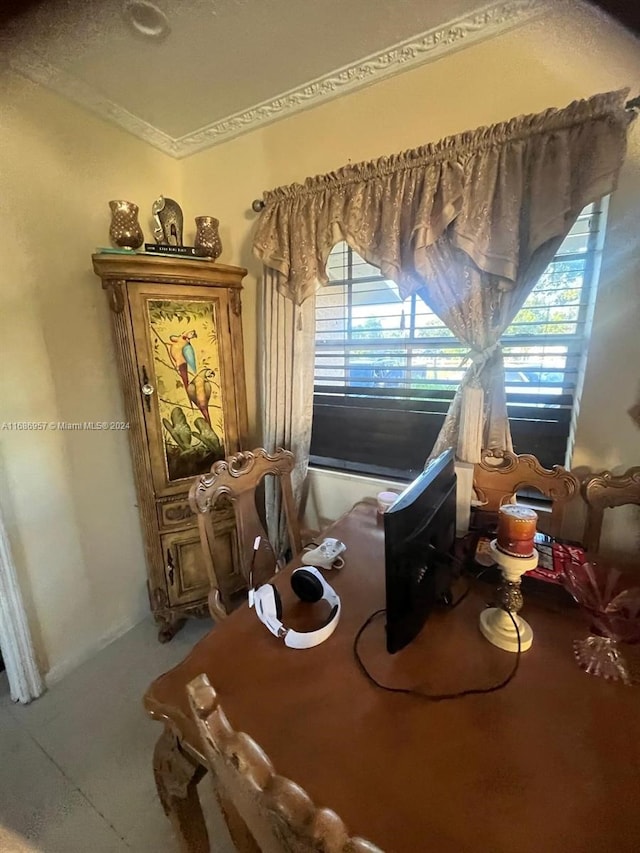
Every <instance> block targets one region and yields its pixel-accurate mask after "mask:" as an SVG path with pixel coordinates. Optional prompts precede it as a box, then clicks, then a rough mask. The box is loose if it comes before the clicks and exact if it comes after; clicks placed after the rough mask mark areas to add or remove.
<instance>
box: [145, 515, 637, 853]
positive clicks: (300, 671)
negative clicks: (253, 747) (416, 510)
mask: <svg viewBox="0 0 640 853" xmlns="http://www.w3.org/2000/svg"><path fill="white" fill-rule="evenodd" d="M326 533H327V535H331V536H335V537H337V538H339V539H342V540H343V541H344V542H345V543H346V545H347V550H346V552H345V553H344V559H345V565H344V568H343V569H341V570H340V571H339V572H337V571H331V572H326V574H325V577H327V579H328V580H329V582H330V583H331V584H332V585H333V586H334V588H335V590H336V591H337V592H338V594H339V595H340V597H341V600H342V614H341V618H340V623H339V625H338V627H337V629H336V631H335V633H334V634H333V636H332V637H331V638H330V639H329V640H328V641H326V642H325V643H323V644H322V645H320V646H317V647H315V648H312V649H309V650H304V651H300V650H295V649H288V648H286V647H285V646H284V644H283V643H282V641H281V640H278V639H277V638H276V637H274V636H272V635H271V634H270V633H269V632H268V631H267V630H266V628H265V627H264V626H263V625H262V624H260V622H259V621H258V620H257V618H256V615H255V613H254V612H253V611H252V610H250V609H249V608H248V607H247V606H246V605H243V606H242V607H240V608H239V609H238V610H236V611H235V612H234V613H232V614H231V615H230V616H229V617H228V618H227V619H226V620H224V622H222V623H220V624H218V625H216V626H215V627H214V628H213V629H212V631H211V632H210V633H209V634H208V635H207V636H206V637H205V638H204V639H202V640H201V641H200V642H199V643H198V644H197V645H196V646H195V647H194V648H193V650H192V651H191V652H190V654H189V655H188V656H187V657H186V658H185V660H184V661H183V662H182V663H181V664H179V665H178V666H177V667H175V668H174V669H172V670H171V671H170V672H167V673H165V674H164V675H162V676H160V677H159V678H157V679H156V680H155V681H154V682H153V684H151V686H150V687H149V689H148V690H147V692H146V694H145V697H144V705H145V708H146V709H147V711H148V713H149V714H150V715H151V716H152V717H153V718H154V719H156V720H158V721H160V722H161V723H162V725H163V731H162V734H161V735H160V738H159V741H158V745H157V747H156V751H155V756H154V772H155V777H156V782H157V787H158V793H159V796H160V799H161V801H162V803H163V805H164V808H165V811H166V813H167V814H168V816H169V817H170V818H171V820H172V821H173V824H174V827H175V828H176V830H177V832H178V834H179V837H180V839H181V844H182V849H183V850H185V851H192V852H193V851H198V853H201V852H202V851H205V850H209V841H208V839H207V834H206V828H205V823H204V819H203V816H202V811H201V807H200V802H199V799H198V792H197V787H196V786H197V783H198V782H199V780H200V779H201V778H202V777H203V776H204V775H205V773H206V770H207V768H206V763H205V761H204V758H203V755H202V749H201V747H200V743H199V740H198V733H197V729H196V726H195V723H194V720H193V718H192V716H191V713H190V709H189V703H188V698H187V692H186V687H187V684H188V683H189V682H190V681H191V680H192V679H193V678H195V677H196V676H197V675H199V674H200V673H206V675H207V676H208V678H209V680H210V682H211V684H212V685H213V686H214V688H215V690H216V693H217V695H218V697H219V700H220V703H221V706H222V708H223V709H224V711H225V713H226V715H227V717H228V718H229V721H230V723H231V725H232V726H233V728H234V729H235V730H236V731H244V732H246V733H248V734H249V735H250V736H251V737H252V738H253V739H254V740H255V741H256V742H257V743H258V744H259V745H260V746H261V747H262V748H263V749H264V751H265V752H266V754H267V755H268V756H269V758H270V759H271V761H272V762H273V764H274V766H275V768H276V771H277V773H279V774H280V775H283V776H285V777H287V778H289V779H292V780H293V781H294V782H296V783H297V784H299V785H300V786H302V788H303V789H304V790H305V791H306V792H307V793H308V794H309V795H310V796H311V798H312V799H313V801H314V802H315V803H316V804H317V805H318V806H326V807H329V808H331V809H333V810H334V811H335V812H337V814H338V815H339V816H340V817H341V819H342V820H343V821H344V823H345V825H346V826H347V828H348V830H349V832H350V833H351V834H352V835H354V836H361V837H363V838H366V839H369V840H370V841H371V842H373V843H374V844H376V845H378V846H379V847H380V848H381V849H383V850H385V851H388V853H421V851H425V853H426V851H435V852H436V853H514V851H518V853H638V851H639V850H640V690H638V688H637V687H627V686H625V685H622V684H620V683H610V682H607V681H605V680H603V679H600V678H597V677H593V676H591V675H588V674H586V673H584V672H583V671H581V670H580V668H579V667H578V666H577V664H576V662H575V660H574V657H573V651H572V643H573V641H574V640H575V639H578V638H580V637H583V636H585V635H586V633H587V628H588V623H587V622H586V620H585V618H584V616H583V614H582V613H581V611H580V610H579V609H577V608H571V607H564V606H563V605H562V603H561V602H559V601H556V600H545V599H537V598H536V597H535V596H529V597H525V605H524V609H523V616H525V617H526V619H527V621H528V622H529V624H530V625H531V626H532V628H533V631H534V641H533V646H532V648H531V649H530V650H529V651H527V652H526V653H524V654H522V656H521V659H520V664H519V668H518V671H517V673H516V675H515V677H514V678H513V680H511V681H510V682H509V683H508V684H507V685H506V686H505V687H504V688H503V689H500V690H497V691H495V692H490V693H484V694H481V695H471V696H465V697H464V698H458V699H453V700H450V701H437V702H435V701H429V700H428V699H427V698H424V697H419V696H415V695H401V694H395V693H390V692H386V691H385V690H383V689H380V688H379V687H377V686H375V685H374V684H373V683H371V682H370V681H369V680H368V679H367V678H366V677H365V676H364V675H363V673H362V671H361V670H360V668H359V666H358V663H357V661H356V660H355V657H354V649H353V646H354V639H355V636H356V633H357V632H358V630H359V628H360V627H361V626H362V625H363V623H364V622H365V620H366V619H367V618H368V617H369V616H370V615H371V614H372V613H373V611H375V610H377V609H379V608H383V607H384V603H385V564H384V533H383V528H382V525H381V523H380V518H379V516H378V514H377V512H376V508H375V505H372V504H371V503H369V502H361V503H359V504H356V506H355V507H354V508H353V509H352V510H351V512H350V513H348V514H347V515H346V516H344V517H343V518H342V519H340V520H338V521H337V522H336V523H335V524H334V525H333V526H332V528H330V529H329V530H327V531H326ZM297 565H300V562H299V560H298V559H294V560H293V561H292V563H291V564H290V565H289V566H288V567H287V568H286V569H285V570H283V571H282V572H280V573H279V574H278V575H277V576H276V577H275V579H274V583H275V584H276V586H277V587H278V589H279V590H280V592H281V595H282V599H283V605H284V621H285V623H286V624H291V625H292V626H293V627H303V626H304V625H305V624H307V623H308V622H309V620H310V619H314V618H315V619H316V620H317V619H319V618H321V617H322V615H323V614H322V613H315V614H314V611H313V607H319V605H314V606H312V607H311V608H310V606H309V605H301V604H299V603H298V604H297V603H296V602H295V600H294V598H295V597H294V595H293V593H292V591H291V589H290V585H289V576H290V573H291V571H292V570H293V568H294V567H295V566H297ZM470 583H471V588H470V591H469V594H468V595H467V596H466V597H465V599H464V601H462V603H461V604H460V606H458V607H456V608H455V609H453V610H451V609H447V610H442V611H439V612H433V613H432V614H431V616H430V618H429V619H428V621H427V623H426V625H425V627H424V629H423V630H422V632H421V633H420V635H419V636H418V638H417V639H416V640H415V641H414V642H413V643H411V644H410V645H409V646H407V647H406V648H405V649H404V650H402V651H401V652H399V653H397V654H395V655H389V654H388V653H387V651H386V647H385V628H384V618H377V619H374V620H373V621H372V622H371V624H370V626H369V627H368V628H367V629H366V631H365V632H364V633H363V635H362V638H361V642H360V654H361V657H362V659H363V662H364V663H365V666H366V667H367V669H368V670H369V671H370V672H371V673H372V674H373V675H374V677H375V678H376V679H377V680H378V681H379V682H381V683H383V684H386V685H390V686H402V687H412V688H414V689H415V690H417V691H420V692H423V693H430V694H433V693H438V694H441V693H455V692H458V691H461V690H464V689H468V688H470V687H478V688H482V687H490V686H492V685H496V684H498V683H499V682H501V681H503V680H504V679H505V678H506V676H507V675H508V673H509V672H510V671H511V670H512V668H513V665H514V656H513V655H511V654H509V653H507V652H504V651H501V650H500V649H497V648H495V647H494V646H492V645H490V644H489V643H488V642H486V640H485V639H484V638H483V637H482V635H481V634H480V631H479V629H478V620H479V615H480V612H481V611H482V609H483V608H484V607H485V606H486V605H487V603H488V601H489V599H490V598H491V594H492V588H491V586H489V585H487V584H483V583H482V582H478V581H470ZM204 795H205V796H208V795H209V794H208V792H207V793H205V794H204Z"/></svg>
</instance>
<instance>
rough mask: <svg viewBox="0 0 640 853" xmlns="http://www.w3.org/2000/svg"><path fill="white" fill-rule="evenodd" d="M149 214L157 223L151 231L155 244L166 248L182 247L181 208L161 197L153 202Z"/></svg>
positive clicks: (176, 203) (168, 199) (170, 200)
mask: <svg viewBox="0 0 640 853" xmlns="http://www.w3.org/2000/svg"><path fill="white" fill-rule="evenodd" d="M151 212H152V213H153V218H154V219H155V221H156V223H157V224H156V227H155V228H154V229H153V236H154V237H155V238H156V243H163V244H165V245H167V246H172V245H173V246H182V219H183V217H182V208H181V207H180V205H179V204H178V202H177V201H174V200H173V199H172V198H165V197H164V196H163V195H161V196H160V198H157V199H156V200H155V201H154V202H153V206H152V208H151Z"/></svg>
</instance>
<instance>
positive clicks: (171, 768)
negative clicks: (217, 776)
mask: <svg viewBox="0 0 640 853" xmlns="http://www.w3.org/2000/svg"><path fill="white" fill-rule="evenodd" d="M206 772H207V771H206V768H205V767H203V766H202V765H201V764H198V763H197V762H195V761H194V760H193V759H191V758H190V757H189V756H188V755H187V754H186V753H185V752H184V751H183V750H182V749H181V748H180V741H179V740H178V738H177V737H176V736H175V735H174V734H173V733H172V732H171V731H170V729H168V728H165V730H164V731H163V733H162V734H161V735H160V738H159V739H158V742H157V744H156V748H155V751H154V753H153V775H154V777H155V781H156V788H157V791H158V797H159V798H160V802H161V803H162V808H163V809H164V813H165V814H166V815H167V817H168V818H169V819H170V821H171V823H172V825H173V828H174V830H175V832H176V834H177V836H178V841H179V843H180V849H181V850H182V851H183V853H209V850H210V848H209V837H208V835H207V827H206V824H205V820H204V815H203V814H202V807H201V806H200V799H199V797H198V789H197V787H196V786H197V784H198V782H199V781H200V779H202V777H203V776H204V774H205V773H206Z"/></svg>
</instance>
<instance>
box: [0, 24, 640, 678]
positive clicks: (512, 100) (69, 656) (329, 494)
mask: <svg viewBox="0 0 640 853" xmlns="http://www.w3.org/2000/svg"><path fill="white" fill-rule="evenodd" d="M639 79H640V57H639V56H638V51H637V47H636V45H635V44H633V43H632V42H631V41H630V39H629V38H628V37H627V36H625V35H624V34H621V33H619V32H618V31H617V30H615V29H614V28H613V27H611V26H610V25H608V24H606V25H605V24H602V23H600V22H596V21H594V20H593V19H591V20H590V19H589V18H586V17H580V18H577V17H575V16H572V17H570V18H568V19H562V18H560V17H559V16H556V18H554V19H553V20H552V19H548V20H546V21H542V20H538V21H535V22H532V23H529V24H528V25H526V26H525V27H522V28H520V29H518V30H515V31H513V32H510V33H507V34H505V35H503V36H500V37H498V38H496V39H494V40H492V41H490V42H486V43H484V44H479V45H475V46H472V47H470V48H467V49H466V50H462V51H459V52H457V53H455V54H453V55H451V56H449V57H446V58H443V59H440V60H438V61H437V62H434V63H432V64H429V65H425V66H423V67H422V68H419V69H415V70H413V71H408V72H405V73H403V74H401V75H399V76H397V77H395V78H393V79H389V80H386V81H384V82H381V83H378V84H375V85H372V86H370V87H369V88H366V89H363V90H362V91H360V92H357V93H355V94H352V95H348V96H344V97H342V98H340V99H337V100H335V101H333V102H330V103H328V104H325V105H323V106H320V107H316V108H315V109H310V110H308V111H306V112H303V113H299V114H298V115H296V116H293V117H291V118H288V119H284V120H282V121H280V122H278V123H275V124H273V125H270V126H268V127H265V128H262V129H259V130H256V131H254V132H253V133H250V134H247V135H245V136H243V137H240V138H238V139H236V140H232V141H231V142H228V143H226V144H224V145H221V146H218V147H216V148H213V149H210V150H209V151H206V152H203V153H201V154H198V155H194V156H193V157H190V158H188V159H187V160H184V161H174V160H171V159H170V158H168V157H166V156H165V155H163V154H161V153H159V152H157V151H155V150H154V149H152V148H151V147H150V146H148V145H146V144H144V143H143V142H140V141H138V140H136V139H135V138H133V137H132V136H130V135H128V134H126V133H125V132H123V131H120V130H118V129H115V128H113V127H111V126H110V125H108V124H106V123H103V122H101V121H100V120H98V119H96V118H95V117H93V116H92V115H89V114H87V113H85V112H83V111H82V110H80V109H78V108H76V107H75V106H72V105H70V104H68V103H67V102H65V101H63V100H61V99H60V98H58V97H57V96H55V95H52V94H50V93H48V92H45V91H44V90H42V89H39V88H38V87H37V86H34V85H32V84H30V83H27V82H25V81H23V80H21V79H19V78H15V77H11V76H9V75H5V76H4V77H3V80H2V82H3V90H2V95H0V99H1V102H0V111H1V113H2V122H1V123H0V158H1V162H2V164H3V165H2V178H3V180H2V192H0V205H2V208H3V211H2V217H1V219H0V221H1V222H2V227H1V228H0V240H1V241H2V247H1V248H2V258H3V274H2V302H1V303H0V304H1V305H2V309H3V313H2V317H3V330H2V336H1V340H2V344H1V345H0V352H1V356H2V359H3V369H2V371H1V372H0V407H1V417H0V421H5V422H7V421H27V420H32V421H45V422H47V421H52V420H53V421H85V420H90V421H98V420H105V421H110V420H119V419H122V418H123V408H122V399H121V395H120V391H119V388H118V384H117V378H116V372H115V365H114V353H113V346H112V342H111V338H110V330H109V319H110V318H109V316H108V309H107V306H106V300H105V298H104V295H103V294H102V292H101V291H100V287H99V282H98V279H97V278H96V277H95V276H94V275H93V273H92V271H91V262H90V255H91V252H92V251H93V250H94V249H95V247H97V246H100V245H105V244H107V241H108V236H107V231H108V225H109V211H108V208H107V201H108V200H109V199H110V198H129V199H131V200H133V201H136V202H137V203H139V204H140V206H141V208H142V210H143V212H145V214H144V215H142V216H141V223H142V225H143V228H144V229H145V231H146V233H147V235H148V236H150V234H151V226H150V222H149V216H148V211H149V210H150V206H151V202H152V200H153V199H154V198H155V197H156V196H157V195H158V194H159V193H160V192H164V193H166V194H169V195H173V196H174V197H176V198H178V199H179V200H180V201H181V203H182V205H183V208H184V211H185V219H186V225H185V240H186V242H190V241H191V240H192V238H193V230H194V229H193V217H194V216H196V215H199V214H207V213H209V214H213V215H215V216H217V217H218V218H219V219H220V221H221V236H222V240H223V244H224V251H223V255H222V259H221V260H222V261H223V262H226V263H234V264H242V265H245V266H248V267H249V270H250V274H249V276H248V277H247V280H246V289H245V293H244V297H243V304H244V331H245V351H246V364H247V378H248V387H247V396H248V404H249V417H250V423H251V428H252V433H253V434H252V436H251V441H252V442H253V441H257V440H258V438H259V429H258V423H257V421H258V412H257V402H256V401H257V365H258V357H259V353H258V343H257V341H258V334H257V333H258V322H257V316H258V306H257V296H258V288H259V284H258V282H259V275H260V267H259V265H258V264H257V263H256V261H255V259H254V258H253V257H252V255H251V233H252V227H253V224H254V222H255V214H253V213H252V212H251V210H250V205H251V201H252V199H254V198H255V197H257V196H259V195H260V193H261V191H262V190H263V189H267V188H271V187H274V186H277V185H279V184H284V183H288V182H290V181H294V180H303V179H304V178H305V177H306V176H308V175H314V174H316V173H320V172H325V171H328V170H331V169H334V168H337V167H339V166H341V165H343V164H345V163H347V162H348V161H352V162H355V161H359V160H366V159H370V158H374V157H378V156H381V155H384V154H390V153H394V152H397V151H400V150H402V149H404V148H409V147H413V146H416V145H420V144H422V143H424V142H427V141H433V140H437V139H439V138H441V137H442V136H445V135H447V134H452V133H457V132H459V131H462V130H465V129H469V128H475V127H477V126H478V125H482V124H490V123H492V122H496V121H501V120H504V119H507V118H510V117H511V116H513V115H517V114H520V113H523V112H535V111H538V110H541V109H544V108H545V107H547V106H549V105H559V106H561V105H564V104H566V103H568V102H569V101H570V100H572V99H573V98H577V97H583V96H588V95H591V94H593V93H594V92H597V91H603V90H606V89H612V88H617V87H620V86H626V85H631V86H637V81H638V80H639ZM639 198H640V126H639V127H635V128H634V129H633V130H632V131H631V145H630V152H629V157H628V160H627V163H626V165H625V168H624V172H623V175H622V180H621V187H620V189H619V190H618V192H617V193H616V196H615V197H614V199H613V200H612V204H611V216H610V224H609V234H608V238H607V244H606V252H605V259H604V264H603V275H602V281H601V288H600V293H599V297H598V304H597V310H596V318H595V324H594V335H593V341H592V345H591V358H590V361H589V365H588V370H587V375H586V379H585V390H584V396H583V401H582V408H581V412H580V416H579V420H578V426H577V434H576V446H575V452H574V463H575V464H576V465H588V466H592V467H600V466H606V467H613V468H625V467H627V466H629V465H632V464H634V463H637V462H638V448H639V444H640V432H638V430H637V429H636V428H635V427H634V426H633V424H632V423H631V421H630V419H629V418H628V416H627V415H626V410H627V409H628V408H629V406H630V405H631V403H632V402H633V400H634V396H635V394H636V393H637V392H638V383H639V380H640V377H639V376H638V364H639V363H640V335H638V331H637V330H638V328H639V327H640V300H639V299H638V282H639V275H638V266H639V254H638V252H639V250H638V240H637V223H638V221H640V219H639V216H638V213H639V209H638V208H639V204H638V199H639ZM379 487H380V483H378V482H376V481H368V480H367V479H366V478H351V479H349V478H345V477H344V476H343V477H341V476H336V475H332V474H323V473H322V472H316V473H315V474H314V475H313V477H312V478H311V481H310V501H309V517H310V518H313V517H314V514H315V517H317V516H320V517H322V518H331V517H336V516H337V515H339V514H340V512H341V511H342V510H343V509H344V508H345V507H346V506H347V504H350V503H352V502H353V501H354V500H356V499H358V498H359V497H361V496H363V495H367V494H368V495H372V494H375V493H376V491H378V490H379ZM0 488H1V493H0V507H1V509H2V511H3V513H4V514H5V516H6V520H7V523H8V526H9V533H10V538H11V543H12V547H13V551H14V556H15V560H16V563H17V565H18V569H19V574H20V581H21V585H22V589H23V592H24V595H25V598H26V601H27V606H28V611H29V617H30V622H31V625H32V628H33V631H34V634H35V638H36V643H37V647H38V652H39V655H40V658H41V662H42V664H43V666H44V668H45V669H49V670H50V672H51V674H52V675H53V676H54V677H56V676H59V675H60V674H61V673H62V672H63V671H65V670H66V669H68V668H70V667H71V666H72V665H73V664H74V663H76V662H77V661H79V660H81V659H82V658H83V657H86V656H87V655H88V654H89V653H91V651H93V650H94V649H95V648H97V647H99V646H100V645H101V644H103V643H104V642H106V641H107V640H108V639H110V638H111V637H113V636H115V635H116V634H118V633H119V632H121V631H122V630H125V629H126V628H127V627H128V626H129V625H131V624H133V623H134V622H135V621H136V620H137V619H139V618H141V617H142V616H143V615H144V614H145V613H146V612H147V602H146V592H145V570H144V560H143V552H142V544H141V535H140V528H139V523H138V518H137V514H136V508H135V496H134V490H133V482H132V473H131V463H130V460H129V454H128V446H127V440H126V436H125V435H123V434H119V433H102V432H100V433H96V432H71V433H60V432H58V433H55V432H51V431H47V432H39V433H19V432H13V431H7V430H5V431H0ZM311 497H313V500H314V501H315V506H314V505H312V500H311ZM609 529H610V536H613V535H615V536H616V537H621V538H622V539H623V540H624V541H625V542H626V545H627V547H631V546H632V545H633V544H634V543H636V542H637V536H638V533H637V531H638V521H637V514H631V515H629V516H628V517H627V519H626V520H625V521H623V522H620V523H616V527H613V526H610V528H609Z"/></svg>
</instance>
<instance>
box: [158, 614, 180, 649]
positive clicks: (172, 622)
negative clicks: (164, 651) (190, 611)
mask: <svg viewBox="0 0 640 853" xmlns="http://www.w3.org/2000/svg"><path fill="white" fill-rule="evenodd" d="M186 621H187V620H186V619H185V618H184V616H174V617H173V618H172V617H170V616H162V617H160V618H159V619H158V624H159V625H160V629H159V631H158V641H159V642H160V643H168V642H169V640H173V638H174V637H175V635H176V634H177V633H178V631H179V630H180V628H182V626H183V625H184V623H185V622H186Z"/></svg>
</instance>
